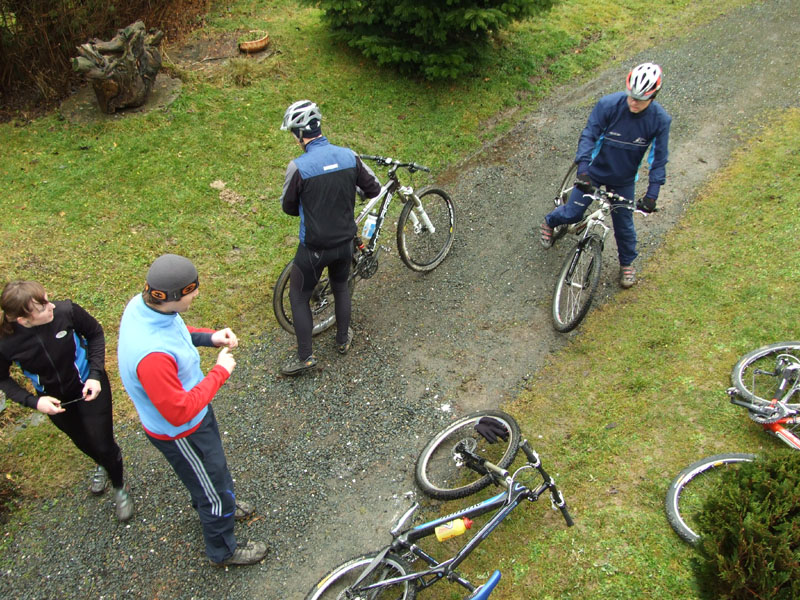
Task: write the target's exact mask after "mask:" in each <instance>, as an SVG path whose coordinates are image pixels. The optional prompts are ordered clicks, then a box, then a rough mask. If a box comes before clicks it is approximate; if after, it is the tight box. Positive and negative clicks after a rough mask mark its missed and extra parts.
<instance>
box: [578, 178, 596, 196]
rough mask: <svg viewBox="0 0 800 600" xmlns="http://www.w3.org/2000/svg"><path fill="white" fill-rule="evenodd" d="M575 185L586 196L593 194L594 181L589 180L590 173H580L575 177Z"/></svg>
mask: <svg viewBox="0 0 800 600" xmlns="http://www.w3.org/2000/svg"><path fill="white" fill-rule="evenodd" d="M575 185H576V186H577V188H578V189H579V190H580V191H582V192H583V193H584V194H589V193H591V192H592V189H593V188H594V186H593V185H592V180H591V179H589V173H578V174H577V175H576V176H575Z"/></svg>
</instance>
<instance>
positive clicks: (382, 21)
mask: <svg viewBox="0 0 800 600" xmlns="http://www.w3.org/2000/svg"><path fill="white" fill-rule="evenodd" d="M304 1H305V2H306V3H307V4H313V5H317V6H319V7H320V8H322V10H323V11H324V16H323V19H324V20H325V22H327V23H328V25H329V27H330V28H331V30H332V31H333V34H334V37H335V38H336V39H339V40H342V41H345V42H346V43H347V44H349V45H350V46H352V47H353V48H356V49H358V50H359V51H361V53H362V54H364V55H365V56H367V57H369V58H372V59H374V60H376V61H377V62H378V64H382V65H392V66H395V67H396V68H398V69H399V70H400V71H401V72H406V73H419V74H421V75H422V76H424V77H425V78H427V79H443V78H452V79H455V78H457V77H459V76H460V75H464V74H466V73H469V72H471V71H472V70H473V69H474V67H475V65H476V63H477V62H478V59H479V58H480V56H481V55H482V54H483V53H484V52H485V51H486V49H487V47H488V43H489V40H490V37H491V34H492V33H493V32H495V31H497V30H498V29H500V28H502V27H505V26H507V25H508V24H509V23H510V22H512V21H515V20H519V19H523V18H525V17H528V16H530V15H532V14H534V13H536V12H539V11H543V10H546V9H548V8H550V6H551V5H552V3H553V0H482V1H481V0H428V1H427V2H421V1H419V0H415V1H412V0H304Z"/></svg>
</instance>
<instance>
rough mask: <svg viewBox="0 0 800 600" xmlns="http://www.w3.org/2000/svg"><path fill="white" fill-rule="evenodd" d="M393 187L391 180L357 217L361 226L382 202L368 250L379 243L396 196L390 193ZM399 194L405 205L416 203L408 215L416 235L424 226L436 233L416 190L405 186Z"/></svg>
mask: <svg viewBox="0 0 800 600" xmlns="http://www.w3.org/2000/svg"><path fill="white" fill-rule="evenodd" d="M393 185H395V180H393V179H391V178H390V179H389V181H387V182H386V183H385V184H384V185H383V186H382V187H381V191H380V193H379V194H378V195H377V196H375V197H374V198H371V199H369V200H368V201H367V203H366V205H365V206H364V208H363V209H361V212H360V213H359V214H358V217H356V224H360V223H361V222H362V221H363V220H364V219H365V218H366V216H367V215H368V214H369V213H370V211H371V210H372V209H373V208H374V207H375V206H376V205H377V204H378V203H379V202H382V204H381V207H380V210H379V211H378V218H377V220H376V221H375V233H374V234H373V235H372V237H371V238H370V240H369V242H368V244H367V249H368V250H372V249H374V248H375V245H376V244H377V243H378V235H379V234H380V231H381V229H382V228H383V220H384V218H385V217H386V212H387V211H388V210H389V204H390V203H391V202H392V197H393V195H394V192H391V191H389V190H390V188H391V187H392V186H393ZM397 193H398V194H400V196H401V197H402V198H403V203H405V202H413V203H414V209H413V210H412V211H411V213H410V214H409V215H408V218H409V220H410V221H411V224H412V225H413V226H414V233H419V232H420V231H422V228H423V226H424V227H425V228H426V229H427V230H428V231H430V232H431V233H436V228H435V227H434V226H433V223H431V220H430V217H428V213H426V212H425V209H424V208H423V207H422V201H421V200H420V199H419V197H418V196H417V195H416V194H415V193H414V188H412V187H411V186H409V185H403V186H400V187H398V188H397Z"/></svg>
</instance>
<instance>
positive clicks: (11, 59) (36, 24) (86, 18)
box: [0, 0, 210, 108]
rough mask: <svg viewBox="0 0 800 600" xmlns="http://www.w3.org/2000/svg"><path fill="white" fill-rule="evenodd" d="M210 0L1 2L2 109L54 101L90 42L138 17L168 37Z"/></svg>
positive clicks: (72, 79) (193, 19)
mask: <svg viewBox="0 0 800 600" xmlns="http://www.w3.org/2000/svg"><path fill="white" fill-rule="evenodd" d="M209 2H210V0H77V1H76V0H0V107H2V108H9V107H13V106H15V105H18V104H25V105H27V104H30V103H36V102H42V101H44V102H48V101H49V102H52V101H54V100H58V99H60V98H62V97H63V96H65V95H66V94H67V93H68V92H69V89H70V86H71V85H72V84H74V83H75V80H76V79H77V77H78V76H76V75H75V74H74V73H73V71H72V67H71V65H70V59H71V58H72V57H73V56H75V55H76V54H77V51H76V49H75V47H76V46H79V45H80V44H83V43H85V42H87V41H89V40H90V39H92V38H100V39H103V40H108V39H111V38H112V37H113V36H114V34H115V33H116V31H117V29H120V28H123V27H126V26H128V25H130V24H131V23H133V22H134V21H137V20H139V19H141V20H143V21H144V23H145V25H146V26H147V27H148V28H149V27H155V28H157V29H161V30H162V31H163V32H164V33H166V34H167V36H169V35H171V34H176V33H177V32H178V31H183V30H185V29H187V28H189V27H191V24H192V23H194V22H196V21H197V17H198V16H199V15H205V12H206V10H207V8H208V3H209Z"/></svg>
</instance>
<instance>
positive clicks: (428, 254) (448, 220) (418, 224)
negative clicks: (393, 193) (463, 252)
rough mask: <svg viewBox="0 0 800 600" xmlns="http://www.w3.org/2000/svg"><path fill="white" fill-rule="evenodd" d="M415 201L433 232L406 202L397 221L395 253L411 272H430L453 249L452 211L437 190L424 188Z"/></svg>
mask: <svg viewBox="0 0 800 600" xmlns="http://www.w3.org/2000/svg"><path fill="white" fill-rule="evenodd" d="M417 197H418V198H419V199H420V201H421V202H422V208H423V210H424V211H425V214H426V215H427V217H428V219H429V220H430V223H431V224H432V225H433V228H434V230H435V231H432V230H431V228H430V227H428V226H427V224H426V223H424V222H423V220H422V219H421V218H420V215H419V214H418V211H416V210H414V208H415V204H414V202H413V201H408V202H406V203H405V205H404V206H403V210H402V211H401V212H400V217H399V218H398V220H397V250H398V252H399V253H400V258H401V259H402V260H403V262H404V263H405V265H406V266H407V267H408V268H409V269H411V270H412V271H421V272H425V271H432V270H433V269H435V268H436V267H438V266H439V263H441V262H442V261H443V260H444V258H445V256H447V253H448V252H450V248H451V247H452V245H453V230H454V228H455V221H456V213H455V208H454V206H453V201H452V200H451V199H450V196H448V194H447V192H445V191H444V190H441V189H439V188H433V187H427V188H424V189H422V190H421V191H420V192H419V193H418V194H417Z"/></svg>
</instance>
